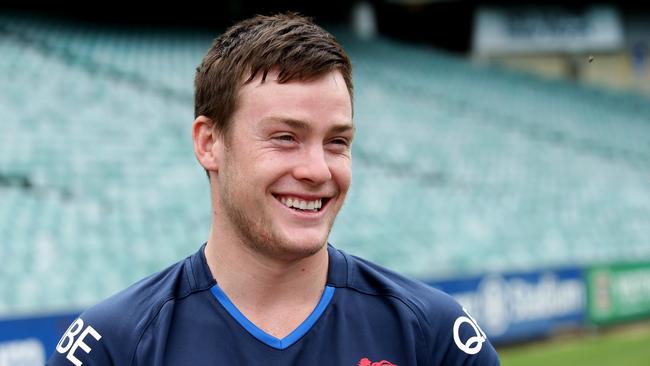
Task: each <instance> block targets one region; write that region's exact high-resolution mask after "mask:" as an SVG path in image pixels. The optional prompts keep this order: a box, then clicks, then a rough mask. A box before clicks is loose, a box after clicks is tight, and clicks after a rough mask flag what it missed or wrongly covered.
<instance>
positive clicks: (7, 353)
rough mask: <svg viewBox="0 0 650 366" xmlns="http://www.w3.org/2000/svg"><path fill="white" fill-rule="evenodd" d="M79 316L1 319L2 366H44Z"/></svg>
mask: <svg viewBox="0 0 650 366" xmlns="http://www.w3.org/2000/svg"><path fill="white" fill-rule="evenodd" d="M77 316H78V314H76V313H72V314H51V315H45V316H43V315H37V316H31V317H22V318H7V319H0V366H9V365H11V366H15V365H21V366H32V365H34V366H43V364H45V360H46V358H47V357H48V356H49V355H51V354H52V353H53V352H54V349H55V347H56V344H57V342H58V341H59V338H61V335H62V334H63V333H64V332H65V331H66V328H67V327H68V325H70V323H71V322H72V321H73V320H74V319H75V318H76V317H77Z"/></svg>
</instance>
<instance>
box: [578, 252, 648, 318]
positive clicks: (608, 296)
mask: <svg viewBox="0 0 650 366" xmlns="http://www.w3.org/2000/svg"><path fill="white" fill-rule="evenodd" d="M587 284H588V290H589V306H588V308H589V319H590V320H591V322H593V323H596V324H605V323H615V322H620V321H625V320H631V319H637V318H641V317H645V316H647V315H650V263H635V264H617V265H610V266H602V267H594V268H591V269H589V270H588V271H587Z"/></svg>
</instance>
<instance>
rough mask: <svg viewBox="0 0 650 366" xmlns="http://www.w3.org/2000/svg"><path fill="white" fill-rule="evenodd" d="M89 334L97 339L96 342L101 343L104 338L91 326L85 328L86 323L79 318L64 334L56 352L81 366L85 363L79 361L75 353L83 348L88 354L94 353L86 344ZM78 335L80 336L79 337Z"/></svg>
mask: <svg viewBox="0 0 650 366" xmlns="http://www.w3.org/2000/svg"><path fill="white" fill-rule="evenodd" d="M80 333H81V334H80ZM89 334H90V335H91V336H92V337H93V338H95V340H96V341H99V340H100V339H101V338H102V336H101V335H100V334H99V333H98V332H97V331H96V330H95V328H93V327H91V326H90V325H88V326H87V327H85V328H84V321H83V320H82V319H81V318H77V320H75V321H74V322H73V323H72V324H70V327H68V330H66V332H65V334H63V337H61V340H60V341H59V344H57V345H56V351H57V352H59V353H60V354H62V355H66V356H65V358H67V359H68V361H70V362H72V363H73V364H75V366H81V365H82V364H83V362H81V361H79V359H78V358H77V357H75V355H74V353H75V352H76V351H77V349H78V348H81V349H82V350H83V351H84V352H86V353H90V351H92V349H91V348H90V347H89V346H88V345H87V344H86V343H85V342H84V339H85V338H86V337H87V336H88V335H89ZM77 335H79V336H78V337H77ZM66 353H67V354H66Z"/></svg>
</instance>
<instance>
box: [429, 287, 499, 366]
mask: <svg viewBox="0 0 650 366" xmlns="http://www.w3.org/2000/svg"><path fill="white" fill-rule="evenodd" d="M428 320H429V321H428V322H427V323H426V324H427V326H428V327H430V329H428V331H429V332H430V333H429V334H432V336H431V338H430V342H429V344H428V349H429V355H430V357H429V359H430V360H431V361H430V364H431V365H445V366H499V365H500V364H501V363H500V361H499V356H498V355H497V352H496V350H495V349H494V347H493V346H492V344H491V343H490V340H489V339H488V337H487V336H486V335H485V333H484V332H483V330H482V329H481V327H480V326H479V324H478V323H477V322H476V320H475V319H474V318H473V317H472V316H471V315H470V314H469V312H468V311H467V310H466V309H465V308H463V307H462V306H461V305H460V304H458V303H457V302H456V300H454V299H452V298H451V297H449V296H448V295H445V296H444V298H443V299H442V301H440V302H439V303H438V309H437V311H435V313H433V314H431V316H430V317H429V319H428Z"/></svg>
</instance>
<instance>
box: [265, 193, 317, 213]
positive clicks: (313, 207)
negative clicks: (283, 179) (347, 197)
mask: <svg viewBox="0 0 650 366" xmlns="http://www.w3.org/2000/svg"><path fill="white" fill-rule="evenodd" d="M273 197H275V199H277V200H278V201H280V203H282V204H283V205H285V206H286V207H289V208H291V209H294V210H297V211H306V212H319V211H320V210H321V209H322V208H323V207H324V206H325V205H326V204H327V202H328V201H329V200H330V198H329V197H321V198H318V199H311V200H307V199H303V198H299V197H291V196H277V195H273Z"/></svg>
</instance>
